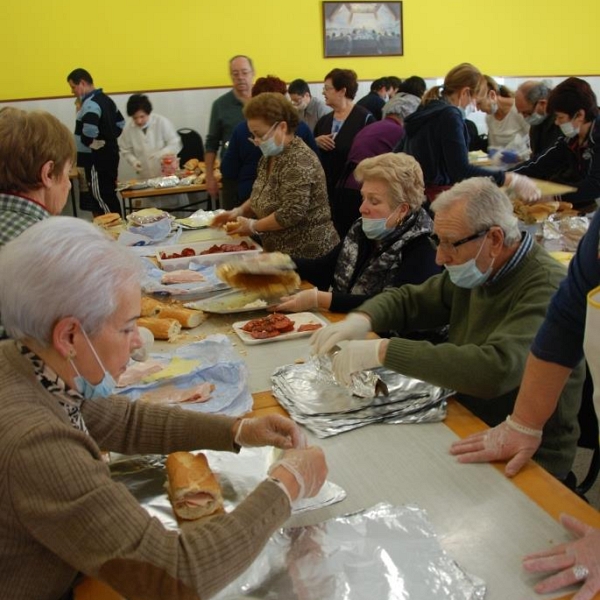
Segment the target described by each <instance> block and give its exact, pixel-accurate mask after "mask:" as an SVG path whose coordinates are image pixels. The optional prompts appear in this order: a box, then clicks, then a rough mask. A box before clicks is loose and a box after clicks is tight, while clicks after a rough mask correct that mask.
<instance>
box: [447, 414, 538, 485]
mask: <svg viewBox="0 0 600 600" xmlns="http://www.w3.org/2000/svg"><path fill="white" fill-rule="evenodd" d="M541 441H542V432H541V431H535V430H533V429H529V428H527V427H522V426H521V425H519V424H518V423H515V422H514V421H511V420H510V417H509V418H508V419H507V420H506V421H504V422H503V423H500V425H496V427H492V428H491V429H488V430H487V431H484V432H481V433H475V434H473V435H470V436H468V437H466V438H464V439H463V440H459V441H458V442H454V443H453V444H452V446H450V454H454V455H457V456H458V461H459V462H462V463H474V462H492V461H498V460H508V464H507V465H506V468H505V469H504V473H505V474H506V475H507V476H508V477H513V476H514V475H516V474H517V473H518V472H519V471H520V470H521V469H522V468H523V467H524V466H525V464H526V463H527V461H528V460H529V459H530V458H531V457H532V456H533V455H534V454H535V452H536V451H537V449H538V448H539V446H540V443H541Z"/></svg>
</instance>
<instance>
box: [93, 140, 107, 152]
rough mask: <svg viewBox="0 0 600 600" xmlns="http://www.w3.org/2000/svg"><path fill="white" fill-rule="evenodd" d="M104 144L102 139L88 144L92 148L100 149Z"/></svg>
mask: <svg viewBox="0 0 600 600" xmlns="http://www.w3.org/2000/svg"><path fill="white" fill-rule="evenodd" d="M104 146H106V142H105V141H104V140H94V141H93V142H92V143H91V144H90V148H91V149H92V150H100V148H104Z"/></svg>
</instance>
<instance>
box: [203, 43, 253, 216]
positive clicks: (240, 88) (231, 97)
mask: <svg viewBox="0 0 600 600" xmlns="http://www.w3.org/2000/svg"><path fill="white" fill-rule="evenodd" d="M229 74H230V76H231V81H232V83H233V88H232V89H231V90H230V91H229V92H227V93H226V94H223V95H222V96H220V97H219V98H217V99H216V100H215V101H214V102H213V105H212V109H211V111H210V123H209V126H208V134H207V135H206V144H205V145H204V147H205V152H204V162H205V163H206V189H207V191H208V193H209V194H210V196H211V197H212V198H213V199H217V198H218V197H219V184H218V182H217V180H216V179H215V175H214V169H215V159H216V157H217V152H218V151H219V148H221V158H223V156H225V151H226V150H227V143H228V142H229V138H230V137H231V134H232V133H233V130H234V129H235V126H236V125H238V123H241V122H242V121H243V120H244V115H243V113H242V109H243V108H244V104H246V102H247V101H248V100H249V99H250V95H251V92H252V82H253V81H254V65H253V64H252V59H251V58H250V57H248V56H244V55H238V56H234V57H233V58H232V59H231V60H230V61H229ZM221 185H222V190H221V208H225V209H227V210H228V209H231V208H234V207H235V206H236V204H237V183H236V182H235V181H230V180H227V179H223V180H222V181H221Z"/></svg>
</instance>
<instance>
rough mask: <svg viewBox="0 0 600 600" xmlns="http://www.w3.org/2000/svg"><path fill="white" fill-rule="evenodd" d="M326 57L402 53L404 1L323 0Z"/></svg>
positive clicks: (399, 54)
mask: <svg viewBox="0 0 600 600" xmlns="http://www.w3.org/2000/svg"><path fill="white" fill-rule="evenodd" d="M323 47H324V54H325V58H332V57H340V56H401V55H402V54H404V51H403V47H402V2H323Z"/></svg>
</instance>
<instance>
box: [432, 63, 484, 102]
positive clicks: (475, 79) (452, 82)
mask: <svg viewBox="0 0 600 600" xmlns="http://www.w3.org/2000/svg"><path fill="white" fill-rule="evenodd" d="M483 85H485V79H484V77H483V75H482V74H481V71H480V70H479V69H478V68H477V67H476V66H474V65H472V64H471V63H461V64H460V65H457V66H456V67H454V68H453V69H451V70H450V71H448V74H447V75H446V77H445V78H444V84H443V85H442V86H439V85H436V86H434V87H432V88H431V89H430V90H427V92H425V95H424V96H423V100H422V102H423V104H428V103H429V102H431V101H432V100H439V99H440V98H443V97H448V96H451V95H452V94H454V92H459V91H460V90H462V89H463V88H466V87H467V88H469V89H470V90H471V94H472V95H473V96H477V95H478V93H479V91H480V90H481V87H482V86H483Z"/></svg>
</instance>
